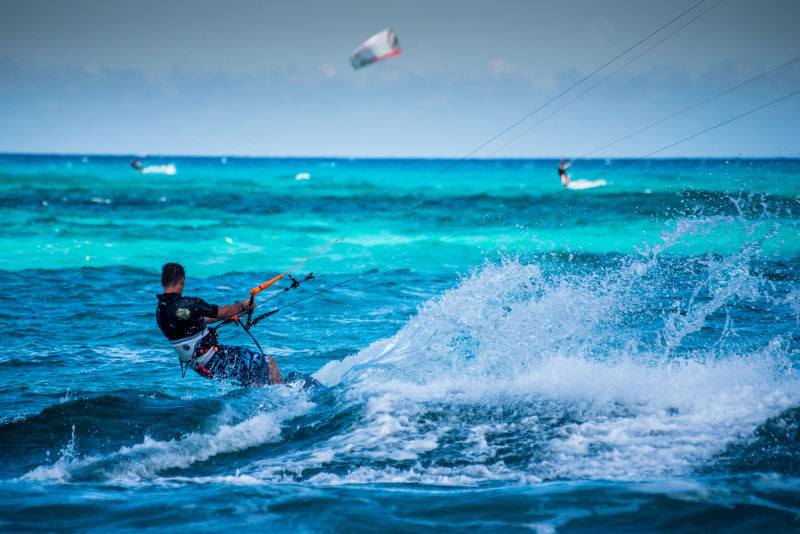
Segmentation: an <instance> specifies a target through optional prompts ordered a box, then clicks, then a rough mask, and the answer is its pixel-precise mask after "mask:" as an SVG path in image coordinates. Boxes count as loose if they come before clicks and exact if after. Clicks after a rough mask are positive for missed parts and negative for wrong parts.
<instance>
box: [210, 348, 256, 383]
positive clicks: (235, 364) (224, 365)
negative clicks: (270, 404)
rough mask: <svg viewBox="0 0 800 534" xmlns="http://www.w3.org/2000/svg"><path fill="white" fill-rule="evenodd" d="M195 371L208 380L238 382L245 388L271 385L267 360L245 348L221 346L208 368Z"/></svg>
mask: <svg viewBox="0 0 800 534" xmlns="http://www.w3.org/2000/svg"><path fill="white" fill-rule="evenodd" d="M195 370H196V371H197V372H198V374H200V375H201V376H204V377H206V378H227V379H233V380H238V381H239V382H241V383H242V384H243V385H245V386H265V385H267V384H268V383H269V362H268V361H267V358H266V357H264V355H263V354H259V353H257V352H253V351H252V350H250V349H246V348H244V347H234V346H231V345H219V346H218V348H217V354H215V355H214V356H213V357H212V358H211V361H209V362H208V363H207V365H206V367H205V368H199V369H195Z"/></svg>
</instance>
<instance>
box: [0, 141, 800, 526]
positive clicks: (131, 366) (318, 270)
mask: <svg viewBox="0 0 800 534" xmlns="http://www.w3.org/2000/svg"><path fill="white" fill-rule="evenodd" d="M556 166H557V162H555V161H546V160H471V161H465V162H454V161H450V160H348V159H321V158H318V159H246V158H227V159H225V158H170V157H161V158H147V159H145V172H143V173H137V172H135V171H133V170H132V169H131V168H130V166H129V165H128V160H127V158H121V157H101V156H86V157H81V156H69V157H67V156H64V157H62V156H0V207H1V209H0V247H2V250H3V255H2V257H0V290H2V291H1V292H0V294H2V295H3V297H2V298H3V299H4V301H3V306H2V311H1V312H0V314H2V321H3V324H4V325H5V328H4V334H3V341H4V346H5V349H6V350H5V351H4V352H3V354H2V356H0V371H1V373H0V376H2V378H0V388H2V393H3V394H2V395H1V396H0V444H1V445H2V450H3V451H5V452H4V455H5V459H4V461H3V462H2V463H1V464H0V486H2V488H3V492H2V493H0V525H1V526H2V529H3V530H4V531H26V532H30V531H48V532H49V531H66V530H69V531H72V530H79V531H100V530H102V531H108V530H116V531H128V530H133V529H141V528H150V529H154V530H156V529H157V530H159V531H179V530H181V531H182V530H185V529H186V528H191V529H194V530H197V531H204V532H205V531H209V532H214V531H219V530H223V529H229V528H235V527H238V526H247V527H250V528H252V527H255V528H281V529H284V530H286V529H288V530H290V531H314V532H319V531H342V530H348V531H353V532H377V531H382V532H383V531H395V532H425V531H431V532H432V531H437V532H442V531H454V532H463V531H480V532H487V531H497V532H509V531H511V532H514V531H530V530H533V531H536V532H554V531H558V532H578V531H587V530H594V531H604V532H605V531H625V530H627V531H634V532H636V531H653V530H664V531H674V532H683V531H685V532H695V531H698V530H712V531H725V532H729V531H737V532H750V531H752V530H753V529H755V528H767V529H769V530H773V531H774V530H781V531H786V530H793V529H797V527H798V524H799V523H798V521H800V519H799V518H800V496H799V494H798V489H799V488H800V478H799V477H800V455H798V452H797V451H798V433H797V432H798V431H797V429H798V425H800V374H799V373H798V357H800V336H799V335H798V331H800V280H799V278H800V235H799V234H798V231H799V228H798V222H797V213H799V212H800V161H799V160H737V159H732V160H645V161H640V162H636V161H629V160H588V161H579V162H576V163H575V164H574V165H573V166H572V167H571V168H570V171H571V174H572V176H573V179H587V180H595V179H603V180H606V181H607V185H606V186H603V187H598V188H594V189H587V190H583V191H572V190H567V189H564V188H563V187H561V185H560V183H559V180H558V176H557V173H556V172H555V167H556ZM342 236H343V237H344V239H343V240H342V241H341V242H338V243H336V244H334V245H332V246H331V247H330V248H329V249H327V250H325V251H324V252H323V253H321V254H320V255H319V256H316V257H314V258H313V259H312V260H310V261H309V262H308V263H306V264H304V265H303V266H301V267H299V268H298V269H297V271H296V274H298V275H305V274H306V273H308V272H310V271H313V272H314V273H315V276H316V278H314V279H312V280H309V281H308V282H306V283H305V284H303V285H302V286H301V287H300V288H298V289H296V290H294V291H291V292H288V293H285V294H279V295H277V294H276V293H273V292H272V291H271V290H268V291H265V292H264V293H262V294H261V295H260V296H262V297H263V298H262V299H261V302H260V305H259V306H260V307H259V310H264V311H267V310H269V309H272V308H273V307H277V308H281V311H280V312H279V313H277V314H275V315H274V316H272V317H270V318H269V319H267V320H265V321H263V322H262V323H260V324H259V325H258V326H257V327H256V328H255V332H254V333H255V334H256V335H257V337H258V339H259V341H260V342H261V343H262V345H263V346H264V347H265V350H267V351H268V352H269V353H271V354H273V355H274V356H275V357H276V359H277V360H278V363H279V364H280V366H281V368H282V370H283V371H284V373H286V372H288V371H291V370H297V371H302V372H307V373H313V374H314V375H315V376H316V377H317V378H318V379H319V380H320V381H322V382H323V383H324V384H326V385H327V386H328V388H329V391H328V392H305V391H302V390H299V391H298V390H295V389H292V388H289V387H273V388H266V389H245V388H241V387H238V386H237V385H236V384H231V383H224V382H209V381H204V380H202V379H200V378H199V377H195V376H187V377H186V378H184V379H182V378H181V375H180V370H179V368H178V365H177V358H176V357H175V355H174V354H173V353H172V352H171V349H169V347H168V346H167V345H166V343H165V340H164V339H163V338H162V336H161V334H160V332H159V331H158V329H157V327H156V325H155V320H154V310H155V303H156V301H155V294H156V293H158V292H160V285H159V283H158V276H159V270H160V266H161V265H162V264H163V263H165V262H167V261H178V262H181V263H182V264H183V265H184V266H185V268H186V271H187V275H188V279H187V284H186V291H185V292H186V294H189V295H196V296H201V297H203V298H205V299H206V300H208V301H210V302H213V303H217V304H227V303H230V302H232V301H234V300H240V299H242V298H245V297H246V296H247V294H248V291H249V289H250V288H251V287H253V286H255V285H257V284H259V283H261V282H264V281H266V280H268V279H270V278H272V277H273V276H275V275H276V274H278V273H280V272H282V271H283V270H285V269H287V268H289V267H290V266H292V265H294V264H296V263H297V262H299V261H301V260H302V259H304V258H305V257H307V256H309V255H310V254H312V253H313V252H315V251H316V250H318V249H320V248H321V247H323V246H325V245H326V244H328V243H330V242H331V241H333V240H334V239H336V238H338V237H342ZM278 285H280V284H278ZM276 287H277V286H276ZM282 287H285V285H281V288H282ZM320 292H321V293H320ZM272 295H277V296H275V298H274V299H273V300H270V301H269V302H267V301H265V300H264V299H266V298H268V297H270V296H272ZM306 297H310V298H308V299H307V300H302V301H301V302H297V301H300V300H301V299H305V298H306ZM295 302H297V303H296V304H295ZM221 334H222V337H223V339H224V341H225V342H228V343H236V344H244V345H252V342H251V341H250V340H249V338H248V337H247V336H246V335H245V334H244V333H243V332H241V331H237V330H236V329H235V328H234V327H229V328H228V329H226V330H223V331H221Z"/></svg>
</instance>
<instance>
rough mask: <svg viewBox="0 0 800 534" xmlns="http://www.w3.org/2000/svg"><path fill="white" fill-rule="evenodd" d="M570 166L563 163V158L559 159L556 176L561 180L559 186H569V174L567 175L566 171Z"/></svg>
mask: <svg viewBox="0 0 800 534" xmlns="http://www.w3.org/2000/svg"><path fill="white" fill-rule="evenodd" d="M570 165H572V162H570V163H564V158H561V165H560V166H559V167H558V176H559V177H560V178H561V185H563V186H566V185H569V174H567V169H569V166H570Z"/></svg>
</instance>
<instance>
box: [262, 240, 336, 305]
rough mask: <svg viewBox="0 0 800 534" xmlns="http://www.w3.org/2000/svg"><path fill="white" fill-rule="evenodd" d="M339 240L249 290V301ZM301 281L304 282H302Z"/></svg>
mask: <svg viewBox="0 0 800 534" xmlns="http://www.w3.org/2000/svg"><path fill="white" fill-rule="evenodd" d="M341 240H342V238H341V237H338V238H336V239H334V240H333V241H331V242H330V243H328V244H327V245H325V246H324V247H322V248H321V249H319V250H318V251H316V252H315V253H313V254H312V255H311V256H309V257H307V258H306V259H304V260H303V261H301V262H300V263H298V264H297V265H295V266H294V267H292V268H291V269H287V270H286V271H285V272H283V273H281V274H279V275H278V276H276V277H275V278H273V279H272V280H267V281H266V282H264V283H263V284H261V285H259V286H256V287H254V288H253V289H251V290H250V300H251V301H252V300H253V297H255V296H256V295H258V294H259V293H261V292H262V291H264V290H265V289H267V288H268V287H269V286H271V285H272V284H274V283H275V282H277V281H278V280H280V279H281V278H283V277H284V276H286V275H287V274H289V273H290V272H292V271H294V270H295V269H297V268H298V267H300V266H301V265H303V264H304V263H305V262H307V261H308V260H310V259H311V258H313V257H314V256H316V255H317V254H319V253H320V252H322V251H323V250H325V249H327V248H329V247H331V246H333V244H334V243H338V242H339V241H341ZM290 278H291V277H290ZM307 279H308V278H306V280H307ZM292 280H293V281H294V282H295V283H297V282H296V281H295V280H294V278H292ZM303 281H304V282H305V280H303Z"/></svg>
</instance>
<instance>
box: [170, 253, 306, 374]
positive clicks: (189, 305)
mask: <svg viewBox="0 0 800 534" xmlns="http://www.w3.org/2000/svg"><path fill="white" fill-rule="evenodd" d="M185 281H186V274H185V272H184V270H183V267H182V266H181V265H180V264H178V263H167V264H165V265H164V266H163V268H162V269H161V285H162V286H163V287H164V293H163V294H160V295H157V296H158V308H157V309H156V321H157V322H158V326H159V328H160V329H161V331H162V332H163V333H164V335H165V336H166V337H167V339H168V340H169V343H170V345H172V348H173V349H175V352H177V353H178V357H179V358H180V361H181V364H182V365H185V366H187V367H189V368H191V369H193V370H194V371H195V372H197V373H198V374H199V375H200V376H203V377H206V378H228V379H234V380H238V381H239V382H241V383H242V384H243V385H245V386H263V385H265V384H282V383H283V377H282V376H281V372H280V370H279V369H278V364H277V363H276V362H275V359H274V358H273V357H272V356H264V355H263V354H258V353H255V352H253V351H251V350H249V349H246V348H244V347H235V346H230V345H219V344H217V340H216V332H215V331H214V330H212V329H209V328H208V326H207V325H208V324H211V323H215V322H217V321H221V320H223V319H230V318H231V317H234V316H236V315H239V314H241V313H245V312H250V311H252V310H253V308H255V303H254V301H253V300H252V299H247V300H242V301H240V302H234V303H233V304H229V305H227V306H217V305H215V304H209V303H207V302H206V301H204V300H203V299H200V298H196V297H184V296H183V285H184V282H185ZM292 374H294V373H292Z"/></svg>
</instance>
